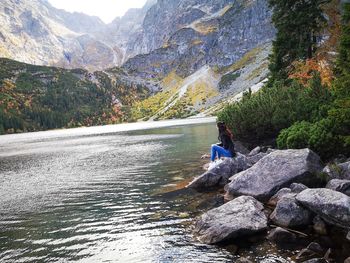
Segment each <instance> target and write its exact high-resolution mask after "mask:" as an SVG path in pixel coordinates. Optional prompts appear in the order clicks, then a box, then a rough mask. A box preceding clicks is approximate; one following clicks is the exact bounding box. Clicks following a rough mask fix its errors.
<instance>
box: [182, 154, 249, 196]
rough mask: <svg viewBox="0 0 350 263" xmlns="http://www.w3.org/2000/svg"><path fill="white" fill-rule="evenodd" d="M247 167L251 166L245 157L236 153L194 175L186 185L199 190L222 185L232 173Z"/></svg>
mask: <svg viewBox="0 0 350 263" xmlns="http://www.w3.org/2000/svg"><path fill="white" fill-rule="evenodd" d="M249 167H251V164H250V162H249V160H248V159H247V157H246V156H245V155H243V154H240V153H237V156H236V157H235V158H225V160H224V161H223V162H221V163H220V164H218V165H217V166H215V167H213V168H212V169H210V170H208V171H207V172H205V173H204V174H202V175H200V176H198V177H196V178H195V179H194V180H193V181H192V182H191V183H190V184H189V185H187V187H189V188H192V189H196V190H198V191H201V190H207V189H210V188H214V187H218V186H224V185H225V184H227V183H228V182H229V181H228V179H229V178H230V177H231V176H232V175H234V174H236V173H238V172H241V171H243V170H246V169H248V168H249Z"/></svg>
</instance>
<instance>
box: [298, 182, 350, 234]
mask: <svg viewBox="0 0 350 263" xmlns="http://www.w3.org/2000/svg"><path fill="white" fill-rule="evenodd" d="M296 199H297V201H298V202H299V203H301V204H302V205H303V206H305V207H307V208H308V209H310V210H311V211H313V212H314V213H316V214H318V215H319V216H320V217H321V218H322V219H323V220H325V221H326V222H327V223H329V224H332V225H336V226H339V227H342V228H346V229H350V197H349V196H347V195H345V194H343V193H340V192H337V191H334V190H330V189H326V188H317V189H306V190H304V191H302V192H301V193H300V194H298V195H297V197H296Z"/></svg>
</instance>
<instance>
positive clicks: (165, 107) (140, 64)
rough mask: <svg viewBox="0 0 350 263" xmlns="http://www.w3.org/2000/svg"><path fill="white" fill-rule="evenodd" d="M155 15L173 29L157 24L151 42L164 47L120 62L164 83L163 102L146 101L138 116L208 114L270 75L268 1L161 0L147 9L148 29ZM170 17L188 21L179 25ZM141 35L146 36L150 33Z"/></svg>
mask: <svg viewBox="0 0 350 263" xmlns="http://www.w3.org/2000/svg"><path fill="white" fill-rule="evenodd" d="M164 2H166V3H173V5H174V6H170V7H169V10H168V11H164V12H166V14H167V18H165V17H162V15H163V13H162V12H161V11H160V10H163V9H162V8H161V7H163V8H166V7H165V6H162V5H165V3H164ZM155 10H158V11H157V12H156V11H155ZM171 10H172V11H171ZM177 10H181V11H180V12H179V11H177ZM151 14H153V22H152V23H151V22H149V24H154V25H157V24H158V23H157V19H159V21H162V20H164V22H163V24H162V25H163V27H164V28H165V29H167V28H172V30H173V31H174V30H175V32H174V33H172V34H170V32H171V30H168V31H167V30H164V32H168V33H169V35H166V34H165V33H164V32H163V33H162V32H157V28H156V27H155V28H153V34H155V36H156V39H153V40H152V42H151V43H150V45H151V46H152V45H153V47H156V46H158V45H160V43H162V46H161V47H160V48H156V49H155V50H153V51H151V52H149V53H147V54H140V55H137V56H135V57H133V58H130V59H129V60H128V61H126V62H125V63H124V64H123V66H122V68H123V69H124V70H126V71H127V72H129V74H131V75H133V76H138V77H140V76H141V77H142V78H144V79H153V80H154V79H159V80H160V85H161V86H162V87H163V91H162V92H160V93H158V94H157V96H158V98H159V100H160V101H162V102H163V103H161V105H160V106H159V103H158V102H157V101H156V100H155V98H150V99H149V100H147V101H144V102H143V103H141V105H138V107H137V109H139V114H138V116H139V117H140V118H145V119H148V118H151V119H159V118H161V119H162V118H178V117H185V116H192V115H196V114H200V115H203V114H209V113H210V112H213V111H215V110H217V109H219V108H220V107H221V106H220V105H222V103H223V102H224V101H227V100H228V99H232V98H233V97H234V96H236V95H237V94H240V93H242V92H243V91H244V90H248V88H250V87H252V86H254V85H256V84H258V83H260V82H261V81H263V80H264V79H265V78H266V76H267V73H268V71H267V65H268V61H267V60H268V55H269V53H270V49H271V41H272V39H273V37H274V33H275V30H274V28H273V26H272V25H271V21H270V19H271V10H270V9H269V7H268V5H267V1H249V2H247V1H242V0H238V1H216V4H212V3H210V2H209V1H208V2H206V1H193V0H182V1H178V2H177V3H175V2H173V1H158V3H157V4H156V5H154V6H153V7H152V8H151V9H150V10H149V12H148V13H147V15H146V18H145V22H144V25H143V27H144V28H145V27H146V26H147V24H148V23H146V21H147V20H151V18H150V16H151ZM155 14H158V15H155ZM184 17H186V19H185V18H184ZM170 21H185V22H183V24H181V23H180V22H179V23H180V24H179V26H178V28H177V29H176V28H174V27H171V22H170ZM143 37H144V39H146V40H147V35H146V34H145V35H144V36H143ZM157 38H159V39H158V40H157ZM144 41H145V40H144ZM162 41H163V42H162ZM136 43H144V42H142V41H141V42H136ZM157 105H158V106H157Z"/></svg>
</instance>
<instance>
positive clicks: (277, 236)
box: [267, 227, 297, 245]
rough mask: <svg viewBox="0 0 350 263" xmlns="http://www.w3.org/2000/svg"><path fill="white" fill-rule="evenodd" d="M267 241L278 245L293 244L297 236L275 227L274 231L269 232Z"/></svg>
mask: <svg viewBox="0 0 350 263" xmlns="http://www.w3.org/2000/svg"><path fill="white" fill-rule="evenodd" d="M267 239H268V240H270V241H273V242H275V243H277V244H278V245H283V244H290V243H293V242H295V241H296V239H297V236H296V235H295V234H293V233H292V232H289V231H288V230H286V229H284V228H281V227H276V228H275V229H272V230H271V232H270V233H269V235H268V236H267Z"/></svg>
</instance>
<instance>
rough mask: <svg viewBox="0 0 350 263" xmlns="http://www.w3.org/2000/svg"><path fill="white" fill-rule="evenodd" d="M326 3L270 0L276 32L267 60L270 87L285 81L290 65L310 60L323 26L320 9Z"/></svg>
mask: <svg viewBox="0 0 350 263" xmlns="http://www.w3.org/2000/svg"><path fill="white" fill-rule="evenodd" d="M326 2H329V0H269V4H270V6H271V7H272V8H273V15H272V22H273V23H274V25H275V27H276V29H277V33H276V39H275V41H274V42H273V50H272V55H271V56H270V66H269V69H270V72H271V77H270V81H271V83H272V82H273V81H274V80H286V79H287V78H288V67H289V66H290V65H291V64H292V62H293V61H295V60H298V59H307V58H312V57H313V55H314V53H315V49H316V41H317V37H318V35H319V32H320V30H321V29H322V27H323V25H324V24H325V22H326V21H325V18H324V16H323V12H322V9H321V6H322V4H325V3H326Z"/></svg>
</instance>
